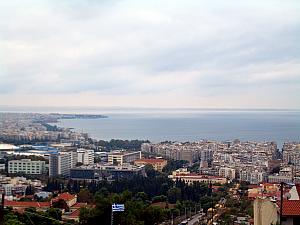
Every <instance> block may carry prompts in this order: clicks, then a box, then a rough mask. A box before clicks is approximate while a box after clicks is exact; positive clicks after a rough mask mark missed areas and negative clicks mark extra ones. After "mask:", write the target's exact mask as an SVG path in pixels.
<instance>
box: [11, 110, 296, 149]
mask: <svg viewBox="0 0 300 225" xmlns="http://www.w3.org/2000/svg"><path fill="white" fill-rule="evenodd" d="M6 111H7V110H6ZM14 111H20V109H19V110H14ZM22 111H23V112H24V111H26V112H60V113H84V114H101V115H105V116H107V118H99V119H63V120H60V121H59V122H58V123H57V124H56V125H58V126H60V127H65V128H72V129H74V131H77V132H83V133H88V134H89V136H90V137H91V138H94V139H99V140H100V139H101V140H111V139H122V140H134V139H139V140H149V141H151V142H153V143H158V142H162V141H166V140H167V141H179V142H187V141H199V140H215V141H232V140H235V139H239V140H241V141H275V142H277V145H278V147H279V148H281V147H282V145H283V143H284V142H289V141H298V142H299V141H300V110H263V109H260V110H244V109H243V110H236V109H235V110H232V109H226V110H219V109H153V108H151V109H146V108H144V109H139V108H129V109H124V108H87V109H84V108H75V109H70V108H69V109H62V108H57V109H54V108H48V109H39V110H37V109H27V110H26V109H23V110H22Z"/></svg>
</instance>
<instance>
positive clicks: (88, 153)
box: [77, 149, 95, 165]
mask: <svg viewBox="0 0 300 225" xmlns="http://www.w3.org/2000/svg"><path fill="white" fill-rule="evenodd" d="M77 154H78V155H77V162H80V163H82V164H83V165H92V164H94V159H95V153H94V150H90V149H78V150H77Z"/></svg>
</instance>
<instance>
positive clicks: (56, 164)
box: [49, 152, 74, 176]
mask: <svg viewBox="0 0 300 225" xmlns="http://www.w3.org/2000/svg"><path fill="white" fill-rule="evenodd" d="M73 154H74V153H73V152H59V153H58V154H52V155H50V157H49V176H57V175H62V176H69V175H70V169H71V168H73V167H74V166H73V165H72V164H73V163H74V160H72V158H73Z"/></svg>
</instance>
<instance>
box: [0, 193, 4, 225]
mask: <svg viewBox="0 0 300 225" xmlns="http://www.w3.org/2000/svg"><path fill="white" fill-rule="evenodd" d="M4 199H5V194H4V193H2V199H1V206H0V225H4Z"/></svg>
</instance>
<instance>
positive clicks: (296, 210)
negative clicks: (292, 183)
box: [282, 200, 300, 216]
mask: <svg viewBox="0 0 300 225" xmlns="http://www.w3.org/2000/svg"><path fill="white" fill-rule="evenodd" d="M282 215H283V216H300V200H287V201H283V204H282Z"/></svg>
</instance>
